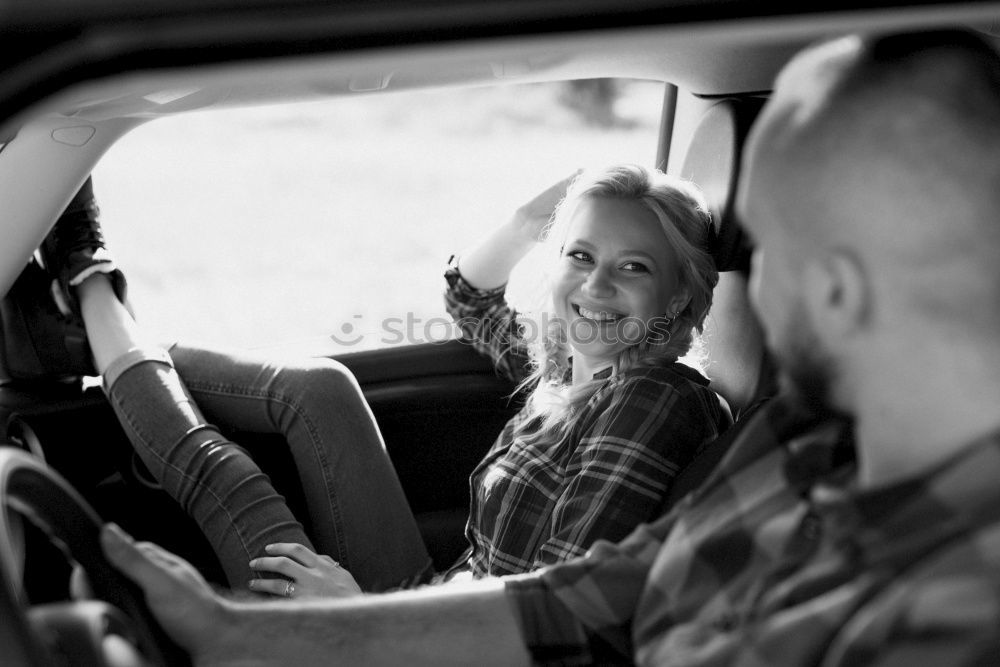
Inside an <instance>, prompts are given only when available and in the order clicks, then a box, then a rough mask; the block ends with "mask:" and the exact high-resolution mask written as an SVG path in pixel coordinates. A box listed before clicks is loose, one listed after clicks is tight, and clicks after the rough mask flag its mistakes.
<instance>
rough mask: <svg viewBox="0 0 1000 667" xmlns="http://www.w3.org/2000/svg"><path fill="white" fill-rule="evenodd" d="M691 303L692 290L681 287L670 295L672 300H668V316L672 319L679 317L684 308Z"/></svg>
mask: <svg viewBox="0 0 1000 667" xmlns="http://www.w3.org/2000/svg"><path fill="white" fill-rule="evenodd" d="M689 303H691V292H690V291H689V290H687V289H680V290H677V292H676V293H675V294H674V295H673V296H672V297H670V301H668V302H667V312H666V316H667V317H668V318H670V319H673V318H674V317H677V316H678V315H680V314H681V313H682V312H684V309H685V308H687V307H688V304H689Z"/></svg>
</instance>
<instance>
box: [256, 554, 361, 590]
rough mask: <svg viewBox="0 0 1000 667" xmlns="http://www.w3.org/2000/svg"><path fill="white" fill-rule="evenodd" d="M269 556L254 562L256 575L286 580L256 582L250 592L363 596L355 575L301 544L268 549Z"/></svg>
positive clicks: (258, 580)
mask: <svg viewBox="0 0 1000 667" xmlns="http://www.w3.org/2000/svg"><path fill="white" fill-rule="evenodd" d="M265 549H266V551H267V554H268V555H267V556H264V557H262V558H255V559H253V560H252V561H250V567H251V568H252V569H253V570H254V571H255V572H269V573H273V574H280V575H281V576H282V577H285V578H284V579H253V580H251V581H250V590H252V591H254V592H255V593H266V594H269V595H275V596H278V597H291V598H295V599H300V598H344V597H353V596H355V595H362V591H361V588H360V587H359V586H358V583H357V582H356V581H354V577H352V576H351V573H350V572H348V571H347V570H345V569H344V568H342V567H340V564H339V563H337V561H335V560H333V559H332V558H330V557H329V556H321V555H319V554H316V553H313V551H312V550H311V549H309V548H308V547H305V546H303V545H301V544H293V543H287V542H278V543H275V544H269V545H267V547H265Z"/></svg>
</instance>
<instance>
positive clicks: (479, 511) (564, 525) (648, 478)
mask: <svg viewBox="0 0 1000 667" xmlns="http://www.w3.org/2000/svg"><path fill="white" fill-rule="evenodd" d="M448 278H449V281H448V282H449V289H448V292H447V295H446V300H447V305H448V308H449V311H450V312H451V314H452V316H453V317H455V319H456V321H458V322H459V323H460V324H461V326H462V328H463V331H464V332H465V335H466V336H467V337H468V339H469V340H470V341H472V342H473V344H474V345H475V346H476V348H477V349H479V350H481V351H482V352H484V353H486V354H488V355H489V356H490V358H492V359H493V361H494V363H496V364H497V367H498V368H500V369H501V370H502V371H503V372H505V373H506V374H507V375H508V376H511V377H514V378H517V377H518V375H520V376H521V377H523V374H524V371H525V368H526V366H525V364H526V359H527V357H526V355H525V353H524V344H523V341H521V340H520V339H519V337H518V336H517V327H516V324H515V322H514V318H515V315H514V313H513V311H512V310H511V309H510V308H509V307H508V306H507V304H506V302H505V301H504V296H503V289H502V288H501V289H497V290H489V291H483V290H476V289H474V288H472V287H470V286H469V285H468V284H467V283H465V281H464V280H462V279H461V277H460V276H458V275H457V272H456V271H455V270H454V269H453V270H452V271H450V272H449V275H448ZM707 384H708V382H707V380H706V379H705V378H704V377H703V376H701V375H700V374H699V373H697V372H696V371H694V370H692V369H690V368H688V367H686V366H684V365H682V364H672V365H670V366H666V367H657V368H641V369H633V370H631V371H628V372H626V373H622V374H620V375H616V376H613V377H610V378H608V379H607V380H605V382H604V384H603V385H602V386H601V387H600V388H599V389H598V391H597V393H596V394H595V395H594V396H593V397H592V398H591V399H590V400H589V402H588V403H587V405H586V406H585V408H584V409H582V410H581V411H580V414H579V415H578V416H577V417H576V418H575V420H574V425H573V428H572V429H571V430H570V431H568V432H567V434H566V435H565V436H564V437H563V438H561V439H559V440H558V441H556V442H552V441H548V442H541V443H534V444H528V443H526V442H524V440H523V438H521V437H515V436H514V431H515V429H516V428H517V427H518V426H519V425H520V424H521V423H523V421H524V420H525V419H526V418H527V417H526V415H525V414H524V413H523V412H522V413H520V414H518V415H516V416H515V417H514V418H513V419H512V420H511V421H510V422H509V423H508V424H507V425H506V427H505V428H504V430H503V431H502V432H501V434H500V436H499V437H498V438H497V440H496V442H495V444H494V445H493V447H492V448H491V449H490V451H489V453H488V454H487V455H486V457H485V458H484V459H483V461H482V462H481V463H480V464H479V466H478V467H477V468H476V469H475V471H474V472H473V474H472V477H471V480H470V486H471V492H472V507H471V512H470V516H469V523H468V525H467V528H466V535H467V537H468V539H469V543H470V545H471V549H470V552H469V554H467V560H466V561H465V563H466V565H467V566H468V567H469V568H470V569H471V570H472V572H473V574H475V575H477V576H483V575H503V574H513V573H521V572H527V571H529V570H532V569H535V568H537V567H540V566H542V565H547V564H551V563H556V562H559V561H562V560H565V559H567V558H570V557H574V556H579V555H582V554H583V553H585V552H586V549H587V548H588V547H589V546H590V545H591V544H592V543H593V542H594V541H596V540H598V539H607V540H618V539H621V538H623V537H625V536H626V535H627V534H628V533H630V532H631V531H632V529H634V528H635V526H637V525H639V524H640V523H642V522H644V521H649V520H650V519H652V518H653V517H656V516H658V515H659V514H661V513H662V512H663V511H664V503H665V499H666V497H667V493H668V491H669V489H670V484H671V482H672V480H673V478H674V476H675V475H676V474H677V472H678V471H679V470H680V468H681V467H682V466H683V465H685V464H686V463H687V462H688V461H690V460H691V459H692V458H693V457H694V455H695V454H696V453H697V452H698V451H699V450H700V449H701V447H702V446H703V445H705V444H706V443H708V442H711V441H712V440H713V439H715V438H716V437H717V436H718V434H719V431H720V429H721V428H723V427H724V426H725V425H726V423H727V419H728V417H727V416H725V415H724V413H723V411H722V409H721V407H720V405H719V400H718V398H717V397H716V395H715V394H714V392H712V391H711V390H709V389H708V387H707Z"/></svg>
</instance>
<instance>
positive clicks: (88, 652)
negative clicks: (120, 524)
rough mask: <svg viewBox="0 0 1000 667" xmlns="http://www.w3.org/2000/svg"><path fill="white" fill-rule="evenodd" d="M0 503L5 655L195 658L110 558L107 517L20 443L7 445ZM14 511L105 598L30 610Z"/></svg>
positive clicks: (34, 659) (95, 660) (79, 659)
mask: <svg viewBox="0 0 1000 667" xmlns="http://www.w3.org/2000/svg"><path fill="white" fill-rule="evenodd" d="M0 504H2V507H0V617H2V618H3V622H2V623H0V655H3V656H4V657H5V659H12V661H11V664H25V665H48V664H52V663H53V653H62V654H63V655H64V657H68V658H71V660H72V664H74V665H88V667H89V666H93V667H107V666H108V665H117V664H152V665H159V666H161V667H167V666H172V665H190V664H191V661H190V658H189V657H188V656H187V654H186V653H185V652H184V651H183V650H182V649H181V648H180V647H178V646H177V645H176V644H174V642H173V641H172V640H171V639H170V638H169V637H168V636H167V635H166V633H164V632H163V629H162V628H160V626H159V625H158V624H157V622H156V620H155V619H154V618H153V615H152V613H151V612H150V611H149V608H148V607H147V606H146V604H145V602H144V601H143V596H142V592H141V590H140V589H139V587H138V586H137V585H135V584H134V583H133V582H132V581H130V580H129V579H127V578H126V577H125V576H124V575H123V574H121V573H120V572H118V571H117V570H116V569H114V568H113V567H112V566H111V565H110V564H109V563H108V562H107V560H106V559H105V558H104V553H103V552H102V551H101V546H100V543H99V541H98V537H99V534H100V529H101V524H102V522H101V520H100V517H98V515H97V513H96V512H95V511H94V510H93V509H92V508H91V507H90V506H89V505H88V504H87V502H86V501H85V500H84V499H83V498H82V497H81V496H80V495H79V494H78V493H77V492H76V491H75V490H74V489H73V488H72V487H71V486H70V485H69V484H68V483H67V482H66V481H65V480H64V479H62V477H60V476H59V475H58V474H57V473H55V472H54V471H52V470H50V469H49V468H47V467H46V466H45V464H44V463H43V462H42V461H40V460H39V459H37V458H35V457H33V456H31V455H29V454H28V453H26V452H24V451H22V450H20V449H16V448H13V447H0ZM12 510H13V511H16V512H17V513H18V514H20V515H21V517H24V518H25V519H26V520H28V521H30V522H31V523H33V524H34V525H36V526H38V527H39V528H40V529H41V530H42V531H43V532H45V534H46V535H48V537H49V539H50V540H52V541H53V542H55V543H58V544H60V545H62V546H64V547H65V550H66V551H68V552H69V554H70V556H72V558H73V559H74V560H75V561H76V562H77V563H79V564H80V565H81V566H82V567H83V569H84V571H85V572H86V573H87V576H88V579H89V581H90V585H91V588H92V589H93V591H94V593H95V594H96V595H97V597H98V598H100V600H102V601H103V602H102V601H85V602H66V603H58V604H55V605H44V606H40V607H36V608H33V609H31V610H26V609H25V606H24V604H23V601H22V600H21V598H22V597H23V595H22V594H21V590H22V582H21V581H20V574H19V573H20V572H21V567H20V566H21V562H20V560H19V558H18V554H17V552H16V550H15V548H14V546H13V544H14V543H15V542H16V541H17V540H18V537H19V530H18V528H20V524H19V523H17V521H18V520H19V518H20V517H15V516H12ZM5 662H6V660H5Z"/></svg>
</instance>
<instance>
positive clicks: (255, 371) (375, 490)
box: [170, 346, 430, 591]
mask: <svg viewBox="0 0 1000 667" xmlns="http://www.w3.org/2000/svg"><path fill="white" fill-rule="evenodd" d="M170 355H171V357H172V358H173V362H174V365H175V367H176V368H177V372H178V373H179V374H180V376H181V378H182V379H183V381H184V384H185V385H186V386H187V388H188V390H189V391H190V392H191V394H192V396H193V397H194V399H195V400H196V401H197V403H198V405H199V406H200V407H201V409H202V410H204V413H205V415H206V416H207V417H208V418H209V419H210V420H211V421H212V423H214V424H216V425H218V426H219V427H220V428H221V429H222V430H223V431H230V429H232V430H240V431H243V432H250V433H267V434H280V435H281V436H283V437H284V440H285V442H287V444H288V446H289V448H290V451H291V454H292V457H293V459H294V461H295V465H296V468H297V469H298V473H299V477H300V480H301V483H302V487H303V490H304V492H305V498H306V504H307V506H308V512H309V519H310V523H311V525H312V537H313V540H314V543H315V544H316V547H317V549H318V551H319V552H320V553H324V554H327V555H329V556H331V557H332V558H334V560H336V561H338V562H339V563H340V564H341V565H342V566H343V567H344V568H345V569H347V570H348V571H349V572H350V573H351V574H352V575H353V576H354V578H355V579H356V580H357V582H358V584H359V585H360V586H361V587H362V589H363V590H366V591H375V590H384V589H386V588H390V587H394V586H398V585H400V584H403V583H407V582H412V581H413V579H414V578H415V577H420V576H422V575H426V574H428V573H429V570H430V557H429V556H428V554H427V550H426V548H425V547H424V544H423V541H422V539H421V537H420V533H419V530H418V529H417V527H416V523H415V521H414V519H413V514H412V512H411V510H410V507H409V505H408V503H407V502H406V497H405V495H404V494H403V490H402V487H401V486H400V483H399V479H398V477H397V475H396V471H395V469H394V468H393V467H392V463H391V461H390V460H389V457H388V455H387V453H386V450H385V444H384V442H383V440H382V436H381V434H380V433H379V430H378V427H377V425H376V423H375V419H374V417H373V416H372V413H371V410H370V409H369V407H368V404H367V403H366V402H365V399H364V397H363V396H362V394H361V389H360V387H359V386H358V383H357V381H356V380H355V378H354V376H353V375H352V374H351V372H350V371H349V370H348V369H347V368H345V367H344V366H343V365H342V364H340V363H338V362H336V361H332V360H330V359H295V360H285V361H279V360H275V359H271V358H265V357H262V356H256V355H252V354H249V353H246V352H242V351H240V352H235V351H225V352H223V351H215V350H205V349H194V348H189V347H181V346H175V347H173V348H171V349H170ZM230 432H231V431H230Z"/></svg>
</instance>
